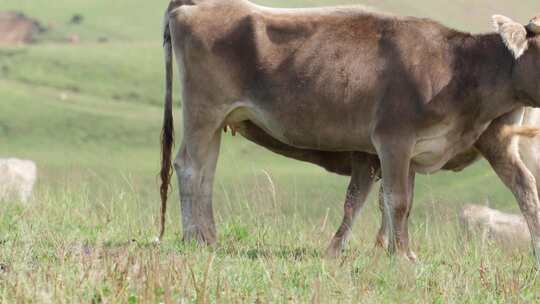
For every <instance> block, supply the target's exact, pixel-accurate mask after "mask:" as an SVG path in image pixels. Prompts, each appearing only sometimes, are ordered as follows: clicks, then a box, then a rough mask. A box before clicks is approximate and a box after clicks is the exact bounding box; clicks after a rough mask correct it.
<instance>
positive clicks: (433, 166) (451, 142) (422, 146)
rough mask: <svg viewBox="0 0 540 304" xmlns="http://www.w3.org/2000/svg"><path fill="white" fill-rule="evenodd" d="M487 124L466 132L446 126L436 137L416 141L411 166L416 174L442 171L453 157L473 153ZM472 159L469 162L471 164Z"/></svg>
mask: <svg viewBox="0 0 540 304" xmlns="http://www.w3.org/2000/svg"><path fill="white" fill-rule="evenodd" d="M488 126H489V124H483V125H478V126H476V127H475V128H473V129H472V130H469V131H467V132H464V133H462V132H456V131H455V130H457V128H453V127H452V126H448V127H446V128H444V129H441V131H440V133H439V135H438V136H431V137H423V138H422V137H420V138H418V139H417V142H416V145H415V148H414V152H413V157H412V159H411V165H412V167H413V169H414V170H415V171H416V172H419V173H433V172H436V171H438V170H440V169H442V168H443V167H444V166H445V165H446V164H448V163H449V162H450V161H452V160H453V159H454V158H455V157H457V156H458V155H462V154H468V153H471V151H473V152H472V153H474V147H473V146H474V143H475V142H476V141H477V140H478V138H479V137H480V135H481V134H482V133H483V132H484V131H485V130H486V129H487V127H488ZM474 159H476V157H473V158H472V159H471V160H470V162H473V161H474Z"/></svg>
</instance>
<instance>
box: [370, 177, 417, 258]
mask: <svg viewBox="0 0 540 304" xmlns="http://www.w3.org/2000/svg"><path fill="white" fill-rule="evenodd" d="M414 180H415V175H414V174H411V175H410V178H409V205H410V206H409V211H408V213H407V223H408V218H409V216H410V213H411V209H412V204H413V201H414ZM379 211H380V212H381V227H380V228H379V232H378V233H377V238H376V240H375V246H376V247H381V248H384V249H386V248H388V225H387V223H386V217H385V216H384V189H383V185H382V184H381V186H380V187H379ZM409 255H410V256H411V258H412V259H416V255H415V254H414V252H413V251H409Z"/></svg>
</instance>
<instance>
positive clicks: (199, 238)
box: [182, 229, 216, 246]
mask: <svg viewBox="0 0 540 304" xmlns="http://www.w3.org/2000/svg"><path fill="white" fill-rule="evenodd" d="M182 241H183V242H184V243H197V244H199V245H205V246H214V245H215V244H216V234H215V233H211V232H209V231H205V230H203V229H190V230H189V231H185V232H184V237H183V239H182Z"/></svg>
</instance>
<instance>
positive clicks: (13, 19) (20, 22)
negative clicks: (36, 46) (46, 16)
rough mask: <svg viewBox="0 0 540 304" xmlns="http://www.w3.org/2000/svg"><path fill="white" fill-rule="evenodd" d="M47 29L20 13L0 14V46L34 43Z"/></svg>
mask: <svg viewBox="0 0 540 304" xmlns="http://www.w3.org/2000/svg"><path fill="white" fill-rule="evenodd" d="M45 31H46V29H45V28H44V27H43V26H42V25H41V24H40V23H39V22H38V21H37V20H34V19H32V18H29V17H27V16H25V15H24V14H23V13H20V12H0V45H20V44H26V43H32V42H34V41H35V39H36V37H37V36H38V35H39V34H41V33H43V32H45Z"/></svg>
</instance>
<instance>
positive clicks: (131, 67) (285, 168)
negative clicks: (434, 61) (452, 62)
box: [0, 0, 540, 303]
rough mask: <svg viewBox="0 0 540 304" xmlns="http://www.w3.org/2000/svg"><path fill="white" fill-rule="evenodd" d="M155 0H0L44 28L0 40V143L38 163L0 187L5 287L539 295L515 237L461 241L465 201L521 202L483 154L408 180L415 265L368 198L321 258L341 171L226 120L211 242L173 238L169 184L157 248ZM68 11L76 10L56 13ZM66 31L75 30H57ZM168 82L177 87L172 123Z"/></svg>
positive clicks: (5, 298) (486, 297)
mask: <svg viewBox="0 0 540 304" xmlns="http://www.w3.org/2000/svg"><path fill="white" fill-rule="evenodd" d="M257 2H258V3H260V4H265V5H272V6H287V7H300V6H317V5H325V4H352V3H359V1H350V0H343V1H323V0H317V1H308V0H305V1H297V0H294V1H284V0H274V1H272V0H267V1H257ZM166 3H167V1H164V0H160V1H143V0H129V1H127V0H115V1H109V0H92V1H90V0H55V1H44V0H3V1H2V2H0V10H20V11H23V12H25V13H26V14H28V15H30V16H32V17H35V18H37V19H38V20H40V22H42V23H43V24H45V25H47V26H49V27H50V28H51V30H50V31H49V32H48V33H46V34H45V36H43V37H41V38H40V43H37V44H35V45H31V46H25V47H11V48H0V156H17V157H20V158H29V159H33V160H35V161H36V162H37V163H38V167H39V182H38V186H37V192H36V195H35V197H34V199H33V200H32V201H31V202H30V203H29V204H27V205H23V204H20V203H17V202H2V203H0V302H1V303H12V302H15V301H22V302H38V303H41V302H63V301H65V302H91V301H93V302H94V303H99V302H104V303H112V302H128V303H136V302H158V301H163V302H168V301H169V300H170V299H174V300H176V302H178V301H179V300H181V301H184V300H185V301H195V300H197V299H198V300H199V301H200V300H201V299H205V297H209V298H210V299H211V301H217V299H219V298H221V299H222V301H224V302H231V301H233V302H245V301H250V302H254V301H255V300H257V299H258V300H260V301H262V302H269V301H272V302H288V301H296V302H306V301H309V300H313V301H314V302H329V301H332V302H357V301H359V300H362V301H365V302H373V303H380V302H382V301H394V302H395V301H397V300H400V301H402V302H441V303H445V302H484V301H491V302H506V301H513V302H528V301H530V302H532V301H534V299H538V294H540V283H538V281H537V279H536V278H537V277H536V275H535V274H534V273H531V272H530V270H531V261H530V258H529V256H528V250H527V249H523V248H518V249H516V250H509V251H506V250H502V249H501V248H500V247H499V246H497V245H496V244H484V243H477V242H466V241H464V240H462V234H461V232H460V231H459V230H458V229H457V220H456V211H457V210H458V209H459V207H460V206H461V205H463V204H464V203H471V202H472V203H484V202H486V201H489V202H490V203H491V204H492V205H495V206H497V207H499V208H501V209H503V210H511V211H516V210H517V208H516V204H515V202H514V200H513V198H512V196H511V194H510V193H509V192H508V191H507V190H506V189H505V188H504V187H503V186H502V185H501V183H500V182H499V181H498V179H497V178H496V177H495V176H494V175H493V174H492V173H491V171H490V170H489V168H488V166H487V165H486V164H485V163H478V164H477V165H475V166H473V167H471V168H469V169H467V170H466V171H465V172H463V173H460V174H453V173H441V174H437V175H434V176H423V177H421V178H419V180H418V182H417V186H416V189H417V195H416V200H415V209H414V211H413V216H412V224H411V225H412V228H411V229H412V237H413V240H414V244H413V246H414V248H415V250H416V251H417V253H418V255H419V257H420V259H421V262H420V263H419V265H416V266H412V265H408V264H406V263H400V262H399V261H392V260H390V259H387V258H386V257H385V256H384V255H383V254H381V253H380V252H376V251H372V243H373V239H374V235H375V232H376V229H377V226H378V218H379V214H378V212H377V210H376V209H377V208H376V206H375V205H376V204H375V201H374V199H373V198H372V199H370V202H369V203H368V206H367V207H366V209H365V211H364V212H363V214H362V216H361V218H360V219H359V224H358V225H356V227H355V233H354V236H353V240H352V242H351V249H350V250H349V251H348V252H347V253H346V256H345V257H344V258H343V259H342V260H340V261H337V262H336V261H326V260H324V259H321V256H320V255H321V252H322V250H323V249H324V248H325V246H326V245H327V242H328V240H329V239H330V237H331V235H332V233H333V232H334V230H335V229H336V228H337V224H338V222H339V220H340V217H341V212H342V200H343V198H344V191H345V188H346V186H347V179H346V178H343V177H338V176H335V175H332V174H329V173H326V172H324V171H323V170H321V169H319V168H316V167H313V166H310V165H306V164H303V163H299V162H295V161H292V160H288V159H285V158H282V157H280V156H276V155H273V154H271V153H270V152H267V151H265V150H263V149H261V148H259V147H256V146H254V145H252V144H250V143H248V142H246V141H245V140H243V139H242V138H240V137H231V136H230V135H226V136H224V144H223V149H222V154H221V158H220V161H219V164H218V175H217V180H216V186H215V196H216V197H215V208H216V218H217V221H218V225H219V233H220V241H221V243H220V246H218V248H216V249H215V250H208V249H201V248H195V247H192V246H189V245H185V244H182V242H181V240H180V234H179V233H180V219H179V213H180V211H179V204H178V198H177V195H176V189H175V192H174V197H173V198H172V199H171V204H170V206H171V209H170V212H169V217H168V224H169V226H168V228H169V230H168V233H167V236H166V240H165V242H164V244H163V245H162V246H161V247H160V248H155V247H153V246H152V245H151V243H150V240H152V238H153V236H155V232H156V229H155V227H156V215H157V212H158V193H157V191H156V190H157V182H156V181H157V179H156V176H157V171H158V165H159V146H158V137H159V132H160V125H161V113H162V108H161V103H162V95H163V92H162V91H163V90H162V87H163V67H162V60H163V59H162V50H161V41H159V39H160V37H161V33H160V31H161V29H160V27H161V18H162V14H163V11H164V8H165V5H166ZM361 3H363V4H365V5H368V6H374V7H376V8H378V9H381V10H386V11H390V12H394V13H398V14H406V15H417V16H424V17H432V18H435V19H437V20H440V21H442V22H444V23H446V24H449V25H452V26H455V27H457V28H460V29H463V30H470V31H485V30H489V29H490V17H489V16H490V15H491V14H493V13H504V14H506V15H509V16H512V17H515V18H516V19H518V20H520V21H523V22H526V21H527V20H528V18H529V17H530V16H529V14H530V13H529V12H537V11H538V8H537V4H536V3H535V2H533V1H521V2H520V3H519V5H517V4H515V3H514V4H512V3H511V2H507V1H485V0H481V1H475V2H474V4H470V3H469V2H467V1H423V0H415V1H385V0H383V1H364V2H361ZM75 14H81V15H82V16H83V18H84V19H83V22H82V24H78V25H72V24H69V20H70V19H71V17H72V16H73V15H75ZM72 34H77V35H79V36H80V38H81V43H80V44H76V45H71V44H65V43H62V41H63V40H65V38H66V37H67V36H69V35H72ZM103 38H106V39H105V40H106V41H107V42H98V41H99V40H102V41H103V40H104V39H103ZM176 88H178V86H176ZM179 96H180V94H179V92H178V90H176V91H175V100H176V101H175V103H176V105H177V108H176V109H177V111H176V113H175V119H176V125H177V126H178V127H177V129H179V126H180V124H181V122H180V117H181V115H180V110H181V101H180V100H179ZM180 136H181V135H180V134H179V137H180ZM175 188H176V187H175ZM207 267H208V269H209V270H208V273H209V279H208V282H207V284H205V283H204V280H203V278H204V276H205V272H206V268H207ZM192 273H193V276H192ZM171 301H172V300H171ZM200 303H201V302H200Z"/></svg>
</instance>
